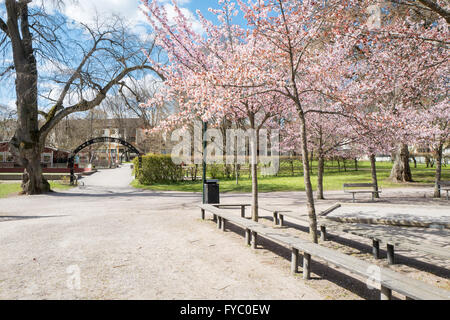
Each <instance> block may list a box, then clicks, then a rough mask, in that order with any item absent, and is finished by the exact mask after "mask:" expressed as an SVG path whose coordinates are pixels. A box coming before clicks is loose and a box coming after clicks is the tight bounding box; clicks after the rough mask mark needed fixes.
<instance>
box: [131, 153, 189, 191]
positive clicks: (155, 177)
mask: <svg viewBox="0 0 450 320" xmlns="http://www.w3.org/2000/svg"><path fill="white" fill-rule="evenodd" d="M133 164H134V168H135V170H138V167H139V158H135V159H134V160H133ZM183 176H184V174H183V169H182V167H181V166H180V165H176V164H174V163H173V161H172V157H171V156H170V155H162V154H148V155H145V156H143V157H142V168H140V169H139V170H138V173H137V179H138V181H139V183H141V184H143V185H151V184H154V183H175V182H179V181H182V180H183Z"/></svg>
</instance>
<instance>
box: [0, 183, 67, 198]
mask: <svg viewBox="0 0 450 320" xmlns="http://www.w3.org/2000/svg"><path fill="white" fill-rule="evenodd" d="M50 186H51V188H52V190H55V191H63V190H69V189H71V188H72V187H71V186H69V185H64V184H61V183H59V182H56V181H50ZM20 191H21V188H20V183H1V182H0V198H6V197H8V196H11V195H13V194H17V193H19V192H20Z"/></svg>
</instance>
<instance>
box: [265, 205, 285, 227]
mask: <svg viewBox="0 0 450 320" xmlns="http://www.w3.org/2000/svg"><path fill="white" fill-rule="evenodd" d="M259 209H261V210H263V211H267V212H270V213H271V214H272V217H273V224H274V225H275V226H276V225H278V224H280V223H281V224H283V222H284V215H285V214H289V213H291V212H292V211H291V210H277V209H271V208H267V207H261V206H260V207H259Z"/></svg>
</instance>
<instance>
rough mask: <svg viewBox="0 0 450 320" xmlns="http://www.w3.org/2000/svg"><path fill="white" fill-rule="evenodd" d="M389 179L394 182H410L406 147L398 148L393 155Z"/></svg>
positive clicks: (410, 176) (410, 175) (404, 145)
mask: <svg viewBox="0 0 450 320" xmlns="http://www.w3.org/2000/svg"><path fill="white" fill-rule="evenodd" d="M391 179H392V180H393V181H395V182H412V181H413V180H412V174H411V167H410V166H409V149H408V145H406V144H402V145H400V146H399V148H398V150H397V152H396V154H395V162H394V167H393V168H392V172H391Z"/></svg>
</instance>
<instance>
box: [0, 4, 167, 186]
mask: <svg viewBox="0 0 450 320" xmlns="http://www.w3.org/2000/svg"><path fill="white" fill-rule="evenodd" d="M30 2H31V0H5V2H4V6H5V9H6V16H7V20H6V22H5V21H4V20H2V19H1V18H0V30H1V31H0V32H2V33H3V37H0V48H1V49H2V53H3V66H2V68H1V70H3V72H2V76H5V74H10V75H11V76H15V92H16V99H17V101H16V105H17V124H18V126H17V130H16V132H15V134H14V137H13V138H12V140H11V141H10V146H11V150H12V151H13V153H15V155H16V156H17V158H18V160H19V163H20V164H21V165H22V166H23V167H24V168H25V173H24V176H23V183H22V188H23V192H24V193H26V194H30V195H31V194H40V193H45V192H48V191H50V186H49V184H48V182H47V181H46V180H45V179H44V178H43V176H42V168H41V164H40V158H41V156H40V155H41V152H42V149H43V147H44V145H45V141H46V138H47V136H48V134H49V133H50V132H51V130H52V129H53V128H54V127H55V126H56V125H57V124H58V123H59V122H60V121H61V120H63V119H64V118H65V117H67V116H69V115H71V114H73V113H76V112H85V111H88V110H90V109H93V108H95V107H97V106H98V105H100V104H101V103H102V101H104V99H105V98H106V97H107V94H108V92H109V91H111V90H114V89H116V88H117V87H120V86H121V84H122V83H123V81H124V79H126V78H129V77H132V76H135V77H139V76H143V75H142V74H141V75H139V73H138V71H144V70H147V71H151V72H153V73H154V74H156V75H157V76H160V75H158V71H157V69H156V68H154V67H153V66H151V65H150V64H149V63H148V59H147V58H146V56H145V55H144V54H143V53H142V51H141V50H142V49H144V48H145V49H147V51H148V52H149V54H152V52H153V50H154V49H155V45H154V42H151V43H147V44H143V42H142V41H141V39H140V38H139V37H138V36H137V35H133V34H130V33H129V32H127V30H128V29H131V28H130V26H128V25H126V24H125V22H124V21H123V20H122V19H121V18H119V17H107V22H103V21H100V20H99V19H97V21H96V23H93V24H92V25H91V24H90V25H87V24H79V28H78V29H77V30H76V31H73V30H72V31H70V32H69V31H68V28H69V27H68V25H69V21H67V18H66V17H65V16H64V15H63V14H61V13H58V12H56V13H55V12H54V11H52V12H51V13H49V12H47V11H46V7H45V6H46V5H47V4H48V2H47V1H46V2H45V4H44V2H42V5H40V6H31V5H30ZM59 4H61V5H63V3H62V2H59ZM11 57H12V63H10V64H8V61H10V60H11ZM45 65H47V66H48V65H50V66H51V69H53V70H52V72H47V73H46V72H43V73H42V72H41V71H43V70H44V67H43V66H45ZM38 69H39V71H40V72H39V73H38ZM49 82H50V83H51V84H52V88H53V89H47V90H45V88H42V87H41V86H40V85H41V84H42V83H49ZM47 88H48V87H47ZM42 91H46V92H45V93H44V94H39V93H40V92H42ZM39 116H42V117H43V119H44V121H42V125H40V122H39Z"/></svg>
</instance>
